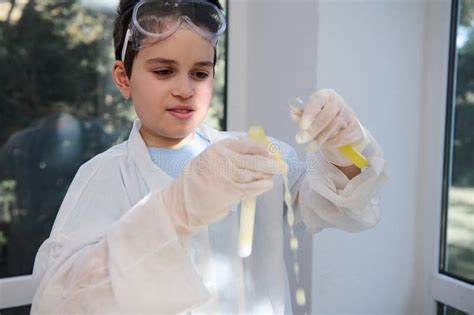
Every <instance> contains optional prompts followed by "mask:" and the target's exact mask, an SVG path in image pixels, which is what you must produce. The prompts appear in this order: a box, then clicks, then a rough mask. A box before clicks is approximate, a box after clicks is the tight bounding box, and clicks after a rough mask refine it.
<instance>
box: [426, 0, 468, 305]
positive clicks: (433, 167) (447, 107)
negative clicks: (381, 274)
mask: <svg viewBox="0 0 474 315" xmlns="http://www.w3.org/2000/svg"><path fill="white" fill-rule="evenodd" d="M458 4H459V1H458V0H452V1H443V2H436V1H435V2H429V3H427V11H426V13H427V14H426V21H425V26H426V41H425V52H426V53H425V56H426V58H425V61H424V80H425V91H424V100H423V106H422V117H423V121H422V132H421V140H422V143H423V147H422V148H421V149H420V160H419V164H420V166H421V167H420V173H419V176H420V184H421V187H420V200H419V202H420V220H421V222H422V223H423V227H422V231H421V236H420V237H421V241H420V243H419V244H420V245H421V246H422V247H423V249H422V251H421V253H420V255H421V256H420V257H419V259H418V264H419V267H420V269H421V271H422V273H421V274H422V275H421V279H419V280H420V281H421V282H420V283H419V284H418V287H419V288H421V289H422V292H421V293H420V294H421V295H422V296H423V298H422V299H421V301H420V305H419V308H420V310H421V313H423V314H436V313H437V304H438V302H440V303H443V304H445V305H448V306H450V307H453V308H456V309H459V310H461V311H463V312H467V313H474V300H473V299H472V296H474V286H473V285H471V284H469V283H467V282H464V281H462V280H460V279H459V277H454V276H452V275H450V274H449V273H446V272H444V271H443V270H442V266H443V265H442V263H443V261H442V260H443V256H444V252H443V250H444V248H443V242H444V241H445V239H446V229H445V226H446V222H447V221H446V219H447V211H446V209H447V201H448V200H447V192H448V190H449V187H450V183H451V180H450V173H451V167H450V165H449V163H450V161H451V156H452V148H451V139H450V138H451V135H452V129H453V124H452V118H453V115H452V108H451V107H452V104H453V101H454V97H455V93H454V91H455V77H454V73H455V66H456V56H457V53H456V35H457V16H458V11H457V8H458ZM447 42H448V43H449V46H448V48H447V45H446V43H447ZM433 51H435V52H437V53H430V52H433ZM443 100H444V101H443ZM440 126H441V128H440ZM447 148H448V149H447ZM433 196H440V198H439V199H438V198H433Z"/></svg>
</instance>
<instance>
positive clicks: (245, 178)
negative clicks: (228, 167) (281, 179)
mask: <svg viewBox="0 0 474 315" xmlns="http://www.w3.org/2000/svg"><path fill="white" fill-rule="evenodd" d="M232 175H233V176H232V179H233V180H234V182H236V183H239V184H249V183H252V182H255V181H259V180H264V179H271V178H272V176H273V175H272V174H266V173H261V172H254V171H250V170H248V169H240V168H237V169H236V170H235V172H234V173H233V174H232Z"/></svg>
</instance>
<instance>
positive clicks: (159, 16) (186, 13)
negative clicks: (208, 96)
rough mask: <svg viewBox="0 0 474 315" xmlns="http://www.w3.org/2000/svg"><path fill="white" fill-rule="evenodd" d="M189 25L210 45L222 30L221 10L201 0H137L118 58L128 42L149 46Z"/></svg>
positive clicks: (223, 24) (142, 46)
mask: <svg viewBox="0 0 474 315" xmlns="http://www.w3.org/2000/svg"><path fill="white" fill-rule="evenodd" d="M183 26H185V27H189V28H191V29H192V30H194V31H195V32H197V33H198V34H199V35H201V36H202V37H203V38H205V39H206V40H208V41H209V42H210V43H211V44H212V45H213V46H214V47H215V46H216V44H217V40H218V39H219V36H220V35H222V33H224V31H225V28H226V22H225V17H224V13H223V12H222V11H221V10H220V9H219V8H218V7H217V6H215V5H214V4H212V3H210V2H206V1H204V0H141V1H140V2H138V3H137V5H136V6H135V7H134V9H133V14H132V20H131V22H130V26H129V28H128V30H127V33H126V34H125V40H124V44H123V48H122V61H125V54H126V52H127V46H128V44H129V42H131V43H132V47H133V49H134V50H139V49H141V48H144V47H148V46H151V45H153V44H155V43H156V42H158V41H161V40H163V39H165V38H167V37H169V36H171V35H173V34H174V33H175V32H176V31H177V30H178V29H179V28H180V27H183Z"/></svg>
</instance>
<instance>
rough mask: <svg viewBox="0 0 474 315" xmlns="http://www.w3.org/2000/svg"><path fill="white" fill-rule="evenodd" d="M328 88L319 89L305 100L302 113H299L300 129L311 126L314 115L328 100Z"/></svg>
mask: <svg viewBox="0 0 474 315" xmlns="http://www.w3.org/2000/svg"><path fill="white" fill-rule="evenodd" d="M329 91H330V90H320V91H318V92H316V93H315V94H313V95H311V97H310V99H309V101H308V102H307V104H306V106H305V108H304V111H303V114H302V115H301V121H300V124H299V127H300V129H302V130H305V129H308V128H309V126H311V123H312V122H313V121H314V118H315V117H316V115H317V114H318V113H319V112H320V111H321V110H322V109H323V107H324V106H325V104H326V103H327V102H328V101H329V100H330V96H331V95H330V92H329Z"/></svg>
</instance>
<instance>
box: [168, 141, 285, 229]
mask: <svg viewBox="0 0 474 315" xmlns="http://www.w3.org/2000/svg"><path fill="white" fill-rule="evenodd" d="M281 173H282V170H281V169H280V167H279V164H278V163H277V161H276V160H275V158H274V157H273V156H272V155H271V154H270V153H269V152H268V151H267V149H266V148H265V146H263V145H261V144H259V143H257V142H256V141H254V140H250V139H247V138H242V139H225V140H222V141H220V142H217V143H215V144H213V145H211V146H209V147H208V148H207V149H206V150H204V151H203V152H202V153H201V154H199V155H198V156H196V157H195V158H194V159H192V160H191V161H190V162H189V164H188V165H187V166H186V167H185V168H184V170H183V172H182V173H181V174H180V175H179V176H178V177H177V178H176V179H175V180H174V181H173V182H172V183H171V184H170V186H169V187H167V188H165V189H164V190H163V191H161V192H160V197H161V201H162V203H163V205H164V208H165V209H166V210H167V211H168V213H169V215H170V217H171V218H172V221H173V223H174V225H175V227H176V229H177V230H178V232H180V233H181V234H183V233H184V235H186V234H191V233H193V232H195V231H197V230H199V229H200V228H201V227H203V226H205V225H208V224H211V223H214V222H217V221H219V220H220V219H223V218H224V217H226V216H227V214H228V213H229V208H230V207H231V206H232V205H234V204H237V203H238V202H240V201H241V200H242V199H244V198H248V197H251V196H252V197H253V196H257V195H260V194H261V193H263V192H266V191H268V190H270V189H271V188H272V187H273V181H272V176H273V175H274V174H281Z"/></svg>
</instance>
